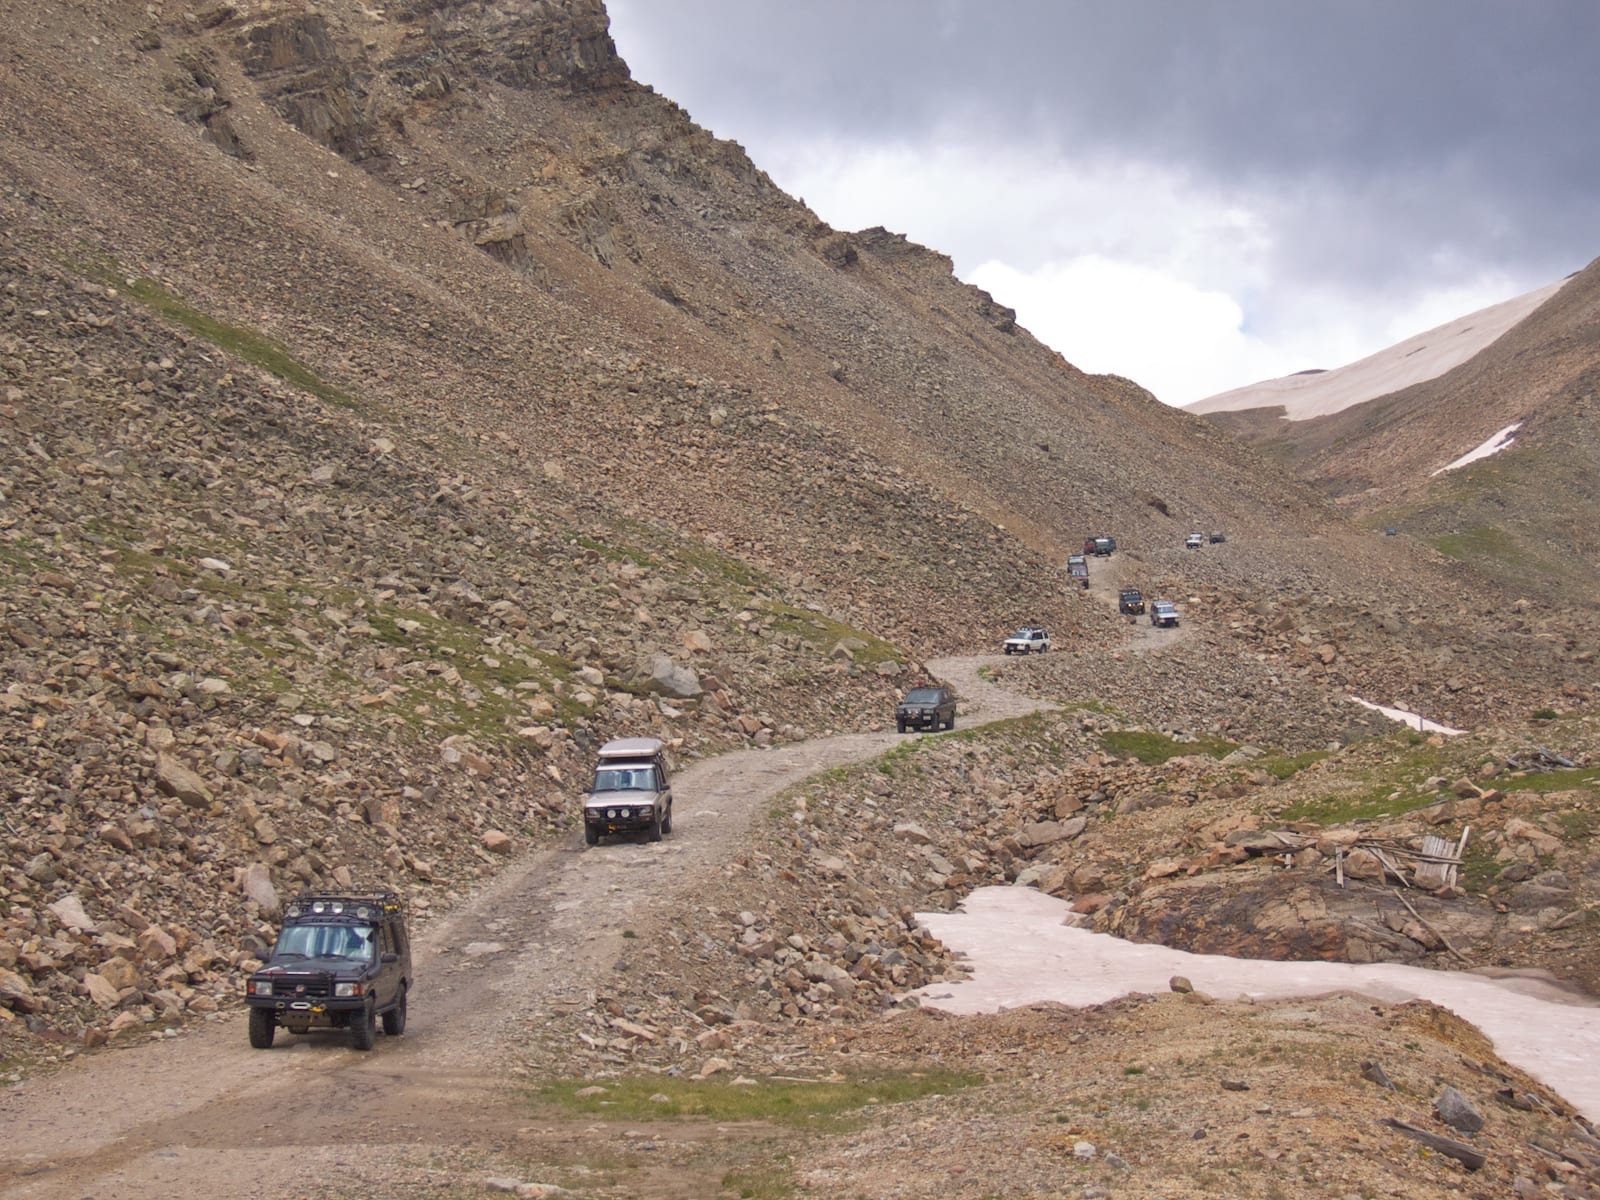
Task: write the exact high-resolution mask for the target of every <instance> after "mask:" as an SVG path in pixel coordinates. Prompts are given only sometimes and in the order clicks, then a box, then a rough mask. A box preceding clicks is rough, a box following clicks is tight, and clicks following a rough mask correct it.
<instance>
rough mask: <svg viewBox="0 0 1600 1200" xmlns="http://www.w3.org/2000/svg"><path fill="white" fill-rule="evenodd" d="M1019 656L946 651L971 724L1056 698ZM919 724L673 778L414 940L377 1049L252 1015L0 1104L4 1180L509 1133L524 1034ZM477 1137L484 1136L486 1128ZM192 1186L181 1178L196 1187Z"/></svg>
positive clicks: (244, 1170)
mask: <svg viewBox="0 0 1600 1200" xmlns="http://www.w3.org/2000/svg"><path fill="white" fill-rule="evenodd" d="M1015 661H1016V660H1015V659H1011V658H1006V657H1004V656H1002V655H998V654H995V655H985V656H980V657H974V658H951V659H940V660H935V661H932V662H929V663H928V664H927V668H928V670H929V671H930V672H932V673H933V674H934V675H936V676H938V677H939V678H941V679H943V680H945V681H946V682H948V683H949V684H951V685H952V686H953V687H954V688H955V689H956V693H957V695H958V696H959V697H960V699H961V704H960V708H959V710H958V715H957V722H956V724H957V728H958V729H961V728H968V727H971V726H975V725H984V724H988V723H991V722H994V721H999V720H1005V719H1009V718H1013V717H1018V716H1023V715H1026V714H1027V713H1030V712H1035V711H1039V710H1041V709H1044V708H1048V707H1050V706H1049V705H1047V704H1045V703H1043V702H1041V701H1038V700H1034V699H1032V698H1029V697H1026V696H1020V695H1016V694H1014V693H1012V692H1009V691H1006V690H1005V689H1003V688H1000V687H998V686H996V685H994V684H992V683H990V682H988V681H987V680H986V679H984V678H983V677H982V674H981V672H982V671H983V669H984V668H985V667H993V666H998V665H999V664H1001V663H1014V662H1015ZM908 736H912V737H937V736H940V735H938V734H911V735H902V734H899V733H896V732H894V731H893V729H892V728H890V729H885V730H882V731H872V732H866V733H853V734H844V735H840V736H836V737H829V738H821V739H817V740H814V741H807V742H798V743H792V744H788V745H782V746H776V747H772V748H768V749H761V750H742V751H736V752H733V753H730V754H725V755H721V756H719V757H716V758H711V759H706V760H703V761H701V762H697V763H694V764H693V765H691V766H689V767H688V768H687V769H685V770H683V771H681V772H680V773H679V774H678V776H677V779H676V780H675V783H674V792H675V794H676V796H677V798H678V803H677V808H678V812H677V814H676V816H677V820H676V821H675V827H674V832H673V833H672V834H671V835H669V836H668V838H667V839H666V840H664V841H661V842H656V843H651V842H646V841H610V840H608V841H607V842H605V843H603V844H602V845H600V846H596V847H592V848H585V847H584V845H583V838H582V834H581V832H579V833H574V834H573V835H572V836H571V837H570V838H569V839H568V840H567V841H566V842H564V843H563V844H561V845H559V846H557V847H555V848H552V849H545V850H540V851H537V852H534V853H531V854H528V855H526V856H524V857H523V858H521V859H520V860H519V861H517V862H515V863H514V864H512V865H510V866H509V867H507V868H506V869H505V870H503V871H502V872H501V873H500V874H499V875H497V876H496V877H495V878H494V879H493V880H491V881H489V882H487V883H486V884H484V885H483V886H482V887H481V888H479V889H478V890H476V891H475V892H473V893H472V894H470V895H468V896H466V897H465V898H463V899H462V900H461V902H460V903H458V904H457V905H455V906H454V907H453V908H452V909H451V911H449V912H447V913H445V914H442V915H441V916H439V917H438V918H436V919H434V920H432V921H430V922H429V923H427V924H426V925H425V926H424V927H422V928H420V929H417V930H415V931H414V933H413V954H414V959H415V963H416V987H415V989H414V992H413V995H412V1002H411V1012H410V1020H409V1023H408V1026H407V1030H406V1033H405V1036H403V1037H401V1038H398V1039H389V1038H382V1037H381V1038H380V1039H379V1042H378V1046H377V1048H376V1049H375V1050H374V1051H373V1052H371V1053H366V1054H363V1053H359V1052H356V1051H353V1050H350V1049H348V1047H347V1044H346V1042H345V1040H344V1039H343V1038H342V1037H335V1036H334V1035H314V1036H311V1037H303V1038H296V1037H293V1036H291V1035H287V1034H281V1035H280V1038H279V1040H278V1044H277V1046H276V1047H275V1048H274V1049H273V1050H271V1051H267V1052H262V1051H256V1050H252V1049H250V1048H249V1046H248V1044H247V1042H246V1039H245V1031H244V1021H243V1019H242V1014H240V1013H230V1014H227V1015H226V1016H224V1017H222V1018H220V1019H218V1020H215V1021H212V1022H210V1023H208V1024H206V1025H204V1026H200V1027H197V1028H193V1029H189V1030H185V1031H184V1032H182V1033H181V1034H179V1035H178V1036H176V1037H170V1038H162V1039H160V1040H158V1041H155V1042H150V1043H143V1044H138V1043H135V1044H131V1045H127V1046H118V1047H114V1048H111V1049H108V1050H106V1051H104V1052H101V1053H97V1054H93V1055H89V1056H85V1058H83V1059H81V1060H79V1061H78V1062H75V1063H72V1064H70V1065H68V1066H66V1067H65V1068H63V1069H62V1070H60V1071H57V1072H55V1073H53V1074H49V1075H41V1076H37V1077H35V1078H32V1079H29V1080H27V1081H26V1082H24V1083H23V1084H21V1085H19V1086H17V1087H16V1088H13V1089H11V1090H10V1091H8V1092H6V1093H4V1094H3V1095H0V1127H3V1128H4V1129H5V1130H6V1139H5V1144H4V1146H3V1147H0V1191H3V1193H4V1194H5V1195H6V1196H7V1197H12V1198H15V1200H77V1198H79V1197H83V1196H87V1195H96V1196H101V1195H104V1196H116V1197H119V1198H128V1200H137V1198H139V1197H146V1196H149V1197H161V1198H162V1200H166V1198H167V1197H169V1196H171V1195H172V1194H173V1191H174V1188H175V1186H176V1187H177V1190H178V1191H179V1192H180V1193H183V1194H206V1195H209V1196H211V1197H217V1198H223V1197H234V1196H238V1197H247V1196H248V1197H252V1198H254V1197H260V1196H264V1195H265V1196H279V1195H290V1194H294V1193H295V1192H297V1191H304V1190H306V1184H307V1183H308V1182H309V1181H315V1182H316V1183H317V1184H318V1185H319V1186H321V1187H328V1186H333V1187H335V1188H337V1187H340V1186H346V1185H347V1186H349V1187H351V1188H352V1189H364V1188H367V1187H368V1185H370V1183H371V1180H372V1178H373V1177H374V1176H376V1177H378V1178H380V1179H381V1178H384V1177H385V1172H386V1171H387V1170H390V1169H392V1166H393V1163H392V1161H391V1160H392V1159H393V1157H394V1156H395V1153H396V1151H397V1149H400V1148H404V1149H406V1150H418V1149H427V1148H430V1147H434V1148H439V1149H440V1150H441V1151H444V1150H448V1149H450V1148H451V1147H454V1146H457V1145H460V1144H462V1143H463V1142H472V1141H478V1142H481V1141H482V1140H483V1139H484V1138H485V1137H491V1138H492V1137H496V1136H499V1137H512V1136H514V1135H515V1132H516V1129H517V1127H518V1126H519V1125H520V1124H521V1123H524V1122H525V1121H526V1117H525V1116H524V1115H522V1114H521V1113H520V1112H519V1110H518V1108H517V1106H516V1104H515V1103H512V1102H508V1087H509V1086H510V1083H511V1082H512V1081H511V1080H510V1078H509V1077H508V1074H507V1071H506V1069H505V1068H506V1063H507V1061H508V1058H509V1056H510V1052H511V1051H512V1050H513V1049H514V1047H515V1045H516V1040H517V1038H518V1036H519V1033H520V1032H521V1031H523V1030H525V1029H526V1027H527V1025H528V1023H529V1022H533V1021H537V1020H539V1019H540V1018H541V1016H542V1015H544V1014H548V1013H553V1012H561V1011H573V1010H575V1009H578V1008H581V1007H583V1006H585V1005H589V1004H592V1003H593V1002H594V998H595V995H596V993H597V992H600V991H603V990H604V988H605V985H606V980H607V979H608V977H609V976H610V974H611V972H612V971H613V969H614V964H615V963H616V961H617V958H618V956H619V954H620V952H621V950H622V948H623V938H624V934H625V931H629V930H631V929H632V928H633V927H634V926H635V925H639V924H643V923H645V922H647V921H649V920H650V919H651V918H652V915H653V914H654V915H659V913H660V912H662V911H665V910H666V908H667V907H668V906H671V905H675V904H680V903H682V902H683V900H684V898H686V897H691V896H692V895H693V894H694V893H695V891H696V889H697V888H698V887H701V886H703V885H704V883H705V882H706V881H708V880H710V879H711V878H713V876H714V875H715V873H717V872H719V871H720V870H721V869H722V867H723V865H724V864H725V863H726V862H727V861H728V860H729V859H730V858H731V857H732V856H733V855H734V854H735V853H737V852H738V851H739V849H740V848H741V847H742V846H743V845H744V844H745V843H746V840H747V836H748V834H749V833H750V831H751V829H752V826H753V822H754V820H755V818H756V816H757V814H759V813H761V812H763V811H765V809H766V808H767V806H768V805H769V804H770V802H771V801H772V800H773V798H775V797H776V796H777V795H778V794H779V793H780V792H782V791H783V790H785V789H786V788H789V787H791V786H793V785H795V784H797V783H799V782H801V781H802V780H804V779H805V778H807V777H808V776H810V775H813V774H816V773H817V772H819V771H823V770H827V769H829V768H832V767H837V766H841V765H845V764H849V763H856V762H863V761H866V760H869V759H872V758H874V757H876V756H877V755H880V754H882V753H884V752H885V751H887V750H889V749H891V748H893V747H894V746H896V745H898V744H900V743H901V742H902V741H904V739H905V738H906V737H908ZM469 1135H470V1136H469ZM179 1181H181V1186H180V1185H179Z"/></svg>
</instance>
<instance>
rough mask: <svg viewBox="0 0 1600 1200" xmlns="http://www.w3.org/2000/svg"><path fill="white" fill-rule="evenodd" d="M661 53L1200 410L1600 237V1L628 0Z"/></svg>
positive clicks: (1096, 351)
mask: <svg viewBox="0 0 1600 1200" xmlns="http://www.w3.org/2000/svg"><path fill="white" fill-rule="evenodd" d="M606 7H607V9H608V11H609V12H610V14H611V28H612V34H613V36H614V37H615V39H616V42H617V46H618V49H619V50H620V51H621V52H622V55H623V57H624V58H626V59H627V61H628V64H629V66H630V67H631V68H632V71H633V75H634V77H635V78H636V79H638V80H639V81H641V82H643V83H648V84H651V85H652V86H654V87H655V88H656V90H657V91H659V92H661V93H662V94H664V95H666V96H669V97H671V98H672V99H674V100H676V101H677V102H678V103H680V104H681V105H683V107H684V108H685V109H687V110H688V112H689V114H690V115H691V116H692V117H693V118H694V119H695V120H696V121H698V122H699V123H700V124H701V125H703V126H705V127H707V128H708V129H710V130H712V131H713V132H715V133H717V134H718V135H720V136H722V137H727V138H732V139H734V140H736V141H738V142H740V143H741V144H743V145H744V147H745V148H746V149H747V150H748V151H749V152H750V154H751V157H752V158H754V159H755V161H756V163H757V165H759V166H761V167H763V168H765V169H766V171H767V172H768V173H769V174H770V175H771V176H772V177H773V179H774V180H775V181H776V182H777V183H778V184H779V185H780V186H781V187H783V188H784V190H786V191H788V192H790V193H791V194H793V195H796V196H799V197H802V198H803V199H804V200H805V201H806V202H807V203H808V204H809V205H810V206H811V207H812V209H813V210H815V211H816V212H817V214H818V215H819V216H821V217H822V218H823V219H824V220H825V221H827V222H828V223H829V224H831V225H833V226H835V227H836V228H840V229H848V230H854V229H862V228H866V227H869V226H873V225H884V226H887V227H888V228H890V229H892V230H894V231H896V232H899V233H904V234H907V235H908V236H910V237H911V238H912V239H913V240H915V241H918V242H921V243H923V244H925V245H928V246H931V247H933V248H934V249H937V250H940V251H943V252H944V253H946V254H949V255H950V256H951V257H952V258H953V259H954V261H955V267H956V272H957V274H958V275H960V276H961V278H963V279H965V280H967V281H969V282H971V283H975V284H977V285H979V286H980V287H983V288H986V289H988V290H989V291H990V292H992V293H993V294H994V296H995V297H996V299H998V300H1000V301H1001V302H1002V303H1004V304H1009V305H1011V306H1012V307H1014V308H1016V309H1017V312H1018V318H1019V320H1021V322H1022V323H1023V324H1024V325H1026V326H1027V327H1028V328H1029V329H1030V330H1031V331H1032V332H1033V333H1034V334H1035V335H1037V336H1038V337H1040V338H1041V339H1042V340H1043V341H1045V342H1048V343H1049V344H1050V345H1052V346H1054V347H1055V348H1057V349H1058V350H1060V351H1061V352H1062V353H1063V354H1064V355H1066V357H1067V358H1068V360H1070V361H1071V362H1073V363H1074V364H1076V365H1077V366H1079V367H1082V368H1083V369H1085V370H1088V371H1095V372H1101V371H1110V372H1115V373H1117V374H1122V375H1127V376H1129V377H1130V378H1132V379H1134V380H1136V381H1138V382H1139V383H1141V384H1143V385H1144V386H1146V387H1148V388H1149V389H1150V390H1151V391H1153V392H1155V393H1156V395H1158V396H1159V397H1160V398H1161V399H1163V400H1165V401H1167V402H1168V403H1172V404H1183V403H1188V402H1190V401H1192V400H1197V399H1199V398H1201V397H1203V396H1208V395H1211V394H1213V393H1216V392H1219V391H1223V390H1226V389H1228V388H1231V387H1236V386H1240V385H1243V384H1246V383H1253V382H1257V381H1259V380H1262V379H1268V378H1274V377H1277V376H1281V375H1286V374H1289V373H1292V372H1295V371H1300V370H1305V369H1308V368H1312V367H1324V368H1328V367H1336V366H1341V365H1343V364H1345V363H1348V362H1352V361H1354V360H1356V359H1358V358H1361V357H1363V356H1364V355H1366V354H1370V353H1372V352H1373V351H1375V350H1379V349H1382V348H1383V347H1386V346H1389V345H1392V344H1393V343H1395V342H1398V341H1401V340H1403V339H1404V338H1407V337H1409V336H1411V335H1413V334H1416V333H1419V332H1421V331H1423V330H1426V329H1429V328H1432V327H1433V326H1435V325H1438V324H1442V323H1443V322H1445V321H1448V320H1453V319H1455V318H1456V317H1460V316H1463V315H1465V314H1467V313H1470V312H1473V311H1475V310H1476V309H1479V308H1483V307H1486V306H1487V305H1490V304H1494V303H1498V302H1499V301H1502V300H1506V299H1509V298H1511V297H1513V296H1516V295H1520V294H1521V293H1523V292H1528V291H1532V290H1533V289H1534V288H1537V287H1541V286H1543V285H1545V284H1548V283H1553V282H1555V281H1556V280H1558V279H1560V278H1561V277H1563V276H1564V275H1567V274H1569V273H1571V272H1573V271H1575V270H1578V269H1579V268H1581V267H1583V266H1584V265H1586V264H1587V263H1588V262H1589V261H1590V260H1591V259H1593V258H1595V257H1596V256H1600V223H1597V221H1596V219H1595V218H1596V217H1597V215H1600V119H1597V116H1596V114H1600V68H1597V66H1596V53H1597V51H1600V3H1597V2H1595V0H1320V2H1318V3H1311V2H1309V0H1206V2H1204V3H1201V2H1199V0H1094V2H1091V0H670V2H665V0H607V5H606Z"/></svg>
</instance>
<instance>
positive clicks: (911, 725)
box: [894, 683, 956, 733]
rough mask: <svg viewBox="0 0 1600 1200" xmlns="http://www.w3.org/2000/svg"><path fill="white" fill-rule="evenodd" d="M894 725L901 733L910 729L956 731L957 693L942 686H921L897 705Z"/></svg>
mask: <svg viewBox="0 0 1600 1200" xmlns="http://www.w3.org/2000/svg"><path fill="white" fill-rule="evenodd" d="M894 725H895V728H896V729H898V730H899V731H900V732H901V733H904V732H905V731H906V730H908V729H931V730H939V729H954V728H955V727H956V694H955V692H953V691H951V690H950V689H949V688H947V687H945V686H943V685H942V684H937V683H927V684H919V685H918V686H916V687H914V688H912V689H911V690H910V691H908V692H907V693H906V698H905V699H904V700H902V701H900V703H899V704H897V705H895V710H894Z"/></svg>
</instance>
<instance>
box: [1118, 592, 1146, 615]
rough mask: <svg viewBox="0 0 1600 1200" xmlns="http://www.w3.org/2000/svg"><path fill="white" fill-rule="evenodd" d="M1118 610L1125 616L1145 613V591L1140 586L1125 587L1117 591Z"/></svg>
mask: <svg viewBox="0 0 1600 1200" xmlns="http://www.w3.org/2000/svg"><path fill="white" fill-rule="evenodd" d="M1117 611H1118V612H1120V613H1122V614H1123V615H1125V616H1130V617H1137V616H1143V615H1144V593H1143V592H1141V591H1140V590H1139V589H1138V588H1135V587H1130V588H1123V589H1122V590H1121V591H1120V592H1118V593H1117Z"/></svg>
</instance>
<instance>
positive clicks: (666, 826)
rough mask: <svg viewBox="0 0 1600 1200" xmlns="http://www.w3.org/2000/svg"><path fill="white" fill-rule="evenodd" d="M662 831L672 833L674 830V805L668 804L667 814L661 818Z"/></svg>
mask: <svg viewBox="0 0 1600 1200" xmlns="http://www.w3.org/2000/svg"><path fill="white" fill-rule="evenodd" d="M661 832H662V833H671V832H672V805H670V804H669V805H667V813H666V816H664V817H662V818H661Z"/></svg>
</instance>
